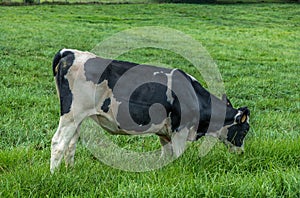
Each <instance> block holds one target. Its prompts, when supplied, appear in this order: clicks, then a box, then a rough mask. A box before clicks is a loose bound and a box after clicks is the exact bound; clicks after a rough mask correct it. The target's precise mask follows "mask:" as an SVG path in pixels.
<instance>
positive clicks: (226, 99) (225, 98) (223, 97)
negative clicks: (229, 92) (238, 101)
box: [222, 94, 233, 107]
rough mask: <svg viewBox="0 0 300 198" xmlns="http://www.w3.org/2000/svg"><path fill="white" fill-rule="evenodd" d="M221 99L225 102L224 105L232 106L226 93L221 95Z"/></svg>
mask: <svg viewBox="0 0 300 198" xmlns="http://www.w3.org/2000/svg"><path fill="white" fill-rule="evenodd" d="M222 100H223V101H224V102H225V103H226V106H228V107H233V106H232V104H231V102H230V100H229V99H228V98H227V96H226V94H223V95H222Z"/></svg>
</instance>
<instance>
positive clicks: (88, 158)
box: [0, 4, 300, 197]
mask: <svg viewBox="0 0 300 198" xmlns="http://www.w3.org/2000/svg"><path fill="white" fill-rule="evenodd" d="M0 20H1V26H0V32H1V34H0V72H1V78H0V81H1V83H0V90H1V93H0V101H1V103H0V116H1V119H0V197H16V196H18V197H24V196H25V197H28V196H30V197H44V196H49V197H54V196H61V197H73V196H80V197H81V196H87V197H94V196H99V197H127V196H129V197H166V196H168V197H183V196H185V197H203V196H207V197H219V196H220V197H244V196H247V197H275V196H276V197H299V196H300V190H299V189H300V172H299V165H300V135H299V134H300V127H299V112H300V100H299V98H300V97H299V96H300V95H299V93H300V88H299V87H300V86H299V73H300V72H299V70H300V67H299V62H300V58H299V40H300V35H299V32H300V28H299V25H298V23H299V21H300V13H299V5H297V4H244V5H241V4H237V5H234V4H232V5H184V4H183V5H174V4H148V5H143V4H139V5H74V6H68V5H64V6H63V5H43V6H25V7H0ZM141 26H163V27H170V28H174V29H177V30H180V31H182V32H183V33H185V34H187V35H189V36H191V37H193V38H194V39H196V40H198V41H199V42H201V43H202V44H203V46H204V47H205V48H206V49H207V50H208V52H209V53H210V54H211V56H212V57H213V59H214V60H215V61H216V63H217V64H218V66H219V70H220V72H221V74H222V78H223V80H224V84H225V87H226V92H227V94H228V96H229V98H230V99H231V100H232V103H233V104H234V105H235V106H243V105H247V106H248V107H249V108H250V109H251V131H250V133H249V135H248V137H247V140H246V153H245V154H244V155H243V156H238V155H234V154H231V153H229V152H228V151H227V149H226V148H225V147H224V146H223V145H222V144H217V146H215V147H214V148H213V149H212V151H211V152H210V153H209V154H208V155H206V156H205V157H199V146H200V144H201V141H203V140H200V142H196V143H193V144H191V146H190V147H189V148H188V149H187V151H186V152H185V153H184V155H183V156H182V157H180V158H179V159H177V160H176V161H174V162H173V163H171V164H169V165H168V166H166V167H163V168H161V169H159V170H155V171H150V172H145V173H131V172H125V171H121V170H118V169H113V168H111V167H109V166H106V165H104V164H103V163H101V162H99V161H98V160H97V159H95V157H94V156H93V155H92V154H91V153H90V152H89V151H88V150H87V149H86V148H85V147H84V146H83V145H82V144H80V143H79V145H78V149H77V154H76V163H75V167H74V168H71V169H66V168H64V167H61V169H60V170H59V172H57V173H56V174H54V175H51V174H50V172H49V157H50V140H51V137H52V135H53V134H54V132H55V130H56V127H57V125H58V119H59V105H58V100H57V96H56V90H55V86H54V82H53V77H52V73H51V69H52V68H51V61H52V58H53V56H54V54H55V53H56V51H57V50H58V49H60V48H63V47H67V48H76V49H81V50H91V49H93V47H94V46H95V45H96V44H98V43H99V42H101V41H102V40H104V39H105V38H108V37H109V36H111V35H113V34H115V33H117V32H119V31H122V30H126V29H128V28H132V27H141ZM120 59H124V60H129V61H134V62H139V63H144V62H160V63H165V64H168V65H172V66H174V67H179V68H182V69H183V70H185V71H187V72H188V73H191V74H193V75H194V76H196V77H197V79H199V80H200V81H202V78H201V75H200V74H199V73H196V72H195V70H194V69H193V67H191V64H190V63H189V62H187V61H186V60H184V59H183V58H181V57H179V56H178V55H175V54H174V53H171V52H168V51H162V50H157V49H140V50H135V51H131V52H129V53H127V54H124V55H123V56H121V57H120ZM112 138H115V139H114V140H115V141H116V142H119V143H120V144H121V145H128V144H127V142H128V143H132V145H133V146H131V147H130V148H131V149H135V148H134V147H137V148H139V149H140V148H141V147H142V146H143V145H146V147H147V144H148V147H151V146H152V145H150V144H151V143H153V142H155V140H154V139H152V138H151V137H146V138H145V139H144V140H142V138H139V137H120V136H118V137H112ZM157 141H158V140H157Z"/></svg>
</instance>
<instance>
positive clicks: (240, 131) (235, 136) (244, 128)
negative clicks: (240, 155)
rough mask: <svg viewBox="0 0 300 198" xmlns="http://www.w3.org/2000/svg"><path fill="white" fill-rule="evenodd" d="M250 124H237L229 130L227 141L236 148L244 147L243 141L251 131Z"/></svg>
mask: <svg viewBox="0 0 300 198" xmlns="http://www.w3.org/2000/svg"><path fill="white" fill-rule="evenodd" d="M249 128H250V126H249V124H248V123H247V122H246V123H244V124H235V125H233V126H231V127H229V128H228V134H227V140H228V141H229V142H231V143H232V144H233V145H235V146H239V147H240V146H242V144H243V140H244V138H245V136H246V135H247V132H248V131H249Z"/></svg>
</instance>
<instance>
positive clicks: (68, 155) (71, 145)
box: [64, 125, 80, 167]
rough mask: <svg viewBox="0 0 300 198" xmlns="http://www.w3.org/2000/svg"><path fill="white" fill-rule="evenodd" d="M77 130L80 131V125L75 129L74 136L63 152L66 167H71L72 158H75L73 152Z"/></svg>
mask: <svg viewBox="0 0 300 198" xmlns="http://www.w3.org/2000/svg"><path fill="white" fill-rule="evenodd" d="M79 130H80V125H79V126H78V127H77V129H76V132H75V134H74V135H73V137H72V139H71V141H70V143H69V146H68V147H67V148H66V150H65V155H64V158H65V163H66V167H71V166H73V165H74V156H75V151H76V143H77V141H78V138H79V134H80V133H79Z"/></svg>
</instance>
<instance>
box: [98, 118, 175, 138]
mask: <svg viewBox="0 0 300 198" xmlns="http://www.w3.org/2000/svg"><path fill="white" fill-rule="evenodd" d="M94 119H95V118H94ZM96 122H97V123H98V124H99V125H100V126H101V127H102V128H103V129H105V130H106V131H107V132H108V133H110V134H113V135H141V134H147V133H154V134H158V135H168V136H169V135H171V125H170V119H169V118H167V119H165V120H164V121H163V122H161V123H160V124H152V125H151V126H150V127H148V128H146V129H145V130H143V126H140V127H141V128H137V130H128V129H124V128H122V126H120V125H119V124H118V122H117V121H116V120H115V119H114V118H112V117H111V116H110V115H108V114H106V115H105V114H102V115H97V117H96Z"/></svg>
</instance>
